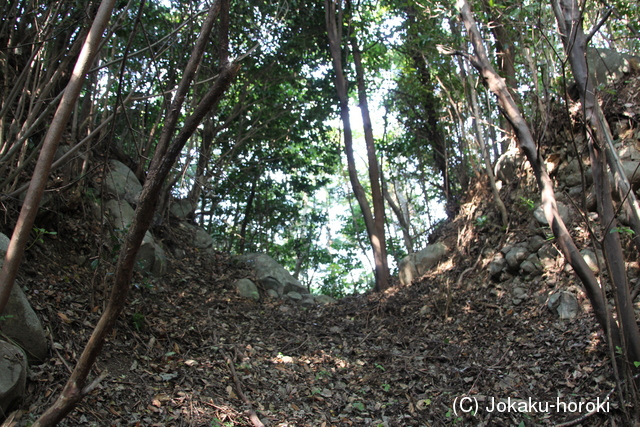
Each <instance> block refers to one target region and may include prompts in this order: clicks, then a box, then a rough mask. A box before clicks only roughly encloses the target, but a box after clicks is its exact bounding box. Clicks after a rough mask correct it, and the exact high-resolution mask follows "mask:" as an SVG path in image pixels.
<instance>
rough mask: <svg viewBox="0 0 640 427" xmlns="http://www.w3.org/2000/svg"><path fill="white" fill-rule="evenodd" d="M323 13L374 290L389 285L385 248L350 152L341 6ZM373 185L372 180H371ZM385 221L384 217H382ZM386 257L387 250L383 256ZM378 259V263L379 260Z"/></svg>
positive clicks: (330, 5)
mask: <svg viewBox="0 0 640 427" xmlns="http://www.w3.org/2000/svg"><path fill="white" fill-rule="evenodd" d="M325 13H326V15H325V16H326V25H327V36H328V38H329V49H330V51H331V58H332V60H333V69H334V71H335V73H336V92H337V94H338V99H339V101H340V118H341V119H342V125H343V127H344V130H343V132H344V151H345V154H346V156H347V169H348V171H349V180H350V182H351V187H352V188H353V194H354V195H355V197H356V200H357V201H358V204H359V205H360V209H361V210H362V215H363V217H364V222H365V225H366V228H367V235H368V236H369V241H370V242H371V247H372V249H373V253H374V258H375V260H376V268H375V270H376V290H384V289H386V288H387V287H388V286H389V269H388V266H387V268H386V271H385V270H384V265H385V264H386V263H385V264H383V263H382V258H383V255H382V253H383V252H382V250H383V249H384V250H385V252H386V248H383V246H384V237H382V238H381V236H379V235H378V234H377V232H376V223H375V220H374V217H373V214H372V213H371V208H370V207H369V202H368V201H367V197H366V194H365V192H364V189H363V188H362V184H360V180H359V179H358V172H357V170H356V162H355V158H354V154H353V134H352V132H351V118H350V115H349V96H348V88H347V79H346V78H345V76H344V71H343V69H342V50H341V46H342V43H341V42H342V27H341V26H342V16H343V14H344V10H340V11H338V17H337V18H336V4H335V3H334V0H325ZM372 185H373V184H372ZM382 221H383V224H384V219H383V220H382ZM383 229H384V227H383ZM384 258H385V259H386V254H385V257H384ZM379 260H380V263H379V262H378V261H379Z"/></svg>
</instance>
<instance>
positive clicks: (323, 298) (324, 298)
mask: <svg viewBox="0 0 640 427" xmlns="http://www.w3.org/2000/svg"><path fill="white" fill-rule="evenodd" d="M314 298H315V300H316V302H317V303H318V304H322V305H325V304H333V303H336V302H337V301H336V300H335V299H334V298H331V297H330V296H329V295H314Z"/></svg>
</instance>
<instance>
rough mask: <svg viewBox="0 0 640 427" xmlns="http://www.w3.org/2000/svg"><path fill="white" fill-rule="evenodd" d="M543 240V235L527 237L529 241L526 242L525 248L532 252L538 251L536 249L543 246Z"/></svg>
mask: <svg viewBox="0 0 640 427" xmlns="http://www.w3.org/2000/svg"><path fill="white" fill-rule="evenodd" d="M545 242H546V240H545V239H544V237H542V236H539V235H537V234H536V235H535V236H532V237H530V238H529V241H528V242H527V249H528V250H529V252H532V253H535V252H538V250H540V248H541V247H542V246H544V244H545Z"/></svg>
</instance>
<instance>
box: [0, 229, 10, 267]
mask: <svg viewBox="0 0 640 427" xmlns="http://www.w3.org/2000/svg"><path fill="white" fill-rule="evenodd" d="M10 242H11V240H10V239H9V238H8V237H7V236H5V235H4V234H2V233H0V267H2V264H4V256H5V255H6V253H7V249H9V243H10Z"/></svg>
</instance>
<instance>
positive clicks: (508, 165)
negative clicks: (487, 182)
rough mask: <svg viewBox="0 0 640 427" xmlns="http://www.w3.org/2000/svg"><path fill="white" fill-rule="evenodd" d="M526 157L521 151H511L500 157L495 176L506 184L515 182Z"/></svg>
mask: <svg viewBox="0 0 640 427" xmlns="http://www.w3.org/2000/svg"><path fill="white" fill-rule="evenodd" d="M523 159H524V156H523V155H522V153H521V152H520V150H519V149H510V150H508V151H506V152H505V153H504V154H502V155H501V156H500V157H498V161H497V162H496V166H495V176H496V178H497V179H498V180H500V181H504V182H513V180H514V179H515V177H516V174H517V172H518V169H519V168H520V166H521V165H522V161H523Z"/></svg>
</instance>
